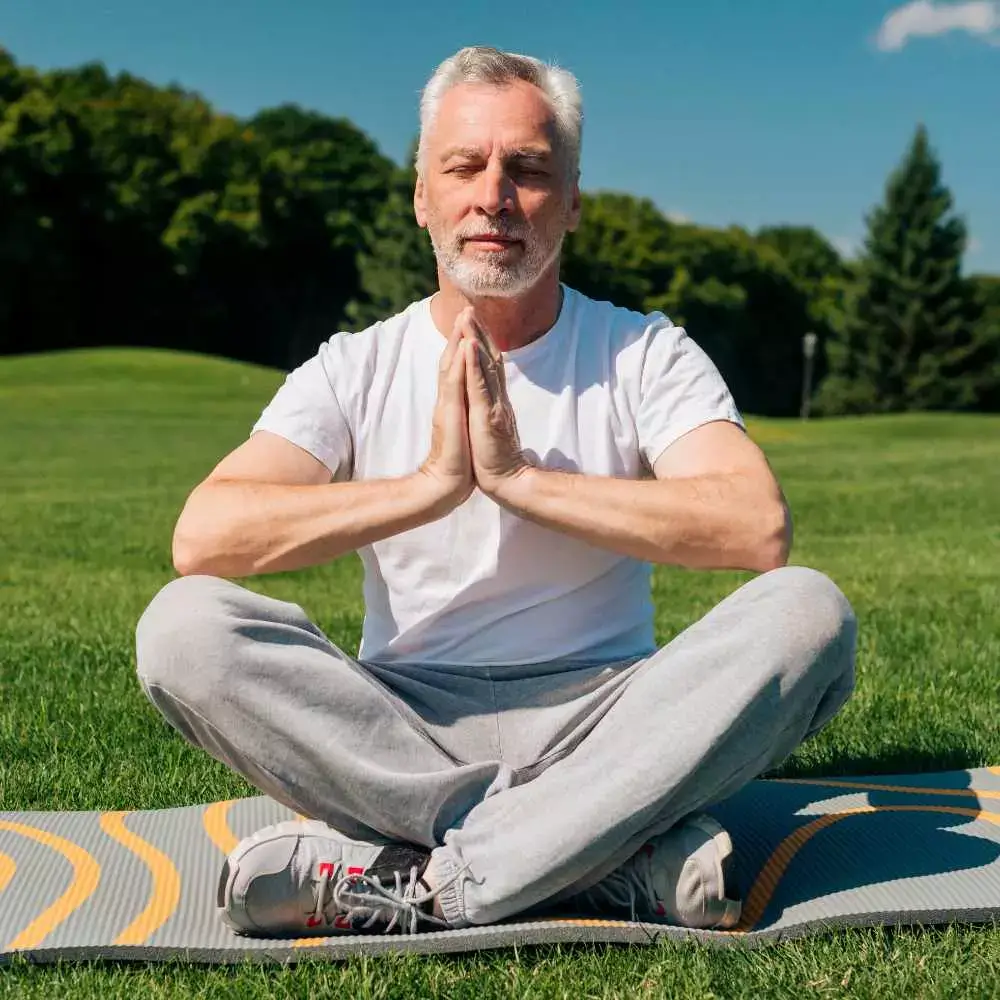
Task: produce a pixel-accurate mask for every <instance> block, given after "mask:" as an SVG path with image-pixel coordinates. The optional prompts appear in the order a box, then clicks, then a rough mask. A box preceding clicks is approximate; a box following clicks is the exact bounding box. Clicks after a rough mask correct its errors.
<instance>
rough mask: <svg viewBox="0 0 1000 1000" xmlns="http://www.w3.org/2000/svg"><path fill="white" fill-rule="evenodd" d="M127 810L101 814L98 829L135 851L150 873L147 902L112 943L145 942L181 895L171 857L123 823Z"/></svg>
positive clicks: (179, 882) (178, 879)
mask: <svg viewBox="0 0 1000 1000" xmlns="http://www.w3.org/2000/svg"><path fill="white" fill-rule="evenodd" d="M128 815H129V814H128V813H127V812H110V813H102V814H101V819H100V823H101V829H102V830H103V831H104V832H105V833H106V834H107V835H108V836H109V837H111V838H112V839H113V840H116V841H118V843H119V844H121V845H122V847H124V848H125V849H126V850H129V851H131V852H132V853H133V854H134V855H136V856H137V857H138V858H139V859H140V860H141V861H142V862H143V863H144V864H145V865H146V867H147V868H148V869H149V873H150V875H152V876H153V888H152V891H151V892H150V894H149V902H148V903H147V904H146V908H145V909H144V910H143V911H142V913H140V914H139V916H137V917H136V918H135V920H133V921H132V923H130V924H129V925H128V927H126V928H125V930H123V931H122V932H121V934H119V935H118V937H116V938H115V940H114V942H113V944H145V943H146V941H148V940H149V938H150V937H152V935H153V933H154V932H155V931H157V930H159V929H160V928H161V927H162V926H163V925H164V924H165V923H166V922H167V920H168V919H169V918H170V917H171V916H173V913H174V911H175V910H176V909H177V904H178V903H179V902H180V898H181V877H180V874H179V873H178V871H177V868H176V867H175V865H174V863H173V861H171V860H170V858H168V857H167V856H166V854H164V853H163V852H162V851H160V850H157V848H155V847H153V845H152V844H150V843H149V842H148V841H146V840H143V839H142V837H140V836H139V835H138V834H136V833H133V832H132V831H131V830H130V829H128V827H127V826H126V825H125V817H126V816H128Z"/></svg>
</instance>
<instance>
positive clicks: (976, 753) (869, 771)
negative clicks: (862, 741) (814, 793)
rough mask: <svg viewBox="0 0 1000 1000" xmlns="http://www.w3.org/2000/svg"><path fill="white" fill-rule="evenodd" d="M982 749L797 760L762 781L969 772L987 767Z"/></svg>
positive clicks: (903, 750) (954, 748)
mask: <svg viewBox="0 0 1000 1000" xmlns="http://www.w3.org/2000/svg"><path fill="white" fill-rule="evenodd" d="M995 763H998V762H997V761H984V760H983V756H982V748H981V747H978V746H973V745H971V744H970V745H966V746H952V747H948V748H940V747H935V748H933V749H928V748H927V747H905V746H901V747H893V748H890V749H884V750H877V751H875V752H873V753H850V754H842V755H838V756H836V757H834V758H832V759H828V758H823V759H821V760H808V759H807V760H801V759H798V758H795V757H793V758H792V759H790V760H788V761H786V762H785V763H784V764H782V765H781V766H780V767H778V768H774V769H773V770H771V771H767V772H766V773H765V774H762V775H761V777H762V778H820V777H825V778H834V777H842V776H847V775H876V774H926V773H933V772H936V771H965V770H968V769H971V768H975V767H986V766H988V765H989V764H995Z"/></svg>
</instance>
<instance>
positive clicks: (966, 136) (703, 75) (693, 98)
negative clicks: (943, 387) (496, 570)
mask: <svg viewBox="0 0 1000 1000" xmlns="http://www.w3.org/2000/svg"><path fill="white" fill-rule="evenodd" d="M468 44H489V45H495V46H498V47H500V48H504V49H510V50H514V51H519V52H526V53H530V54H532V55H537V56H540V57H542V58H546V59H552V60H555V61H556V62H558V63H559V64H560V65H562V66H565V67H566V68H568V69H570V70H571V71H573V72H574V73H575V74H576V75H577V77H578V78H579V80H580V83H581V87H582V90H583V95H584V113H585V121H586V124H585V129H584V150H583V164H582V169H583V186H584V188H585V189H589V190H596V189H599V188H606V189H616V190H623V191H629V192H632V193H634V194H638V195H643V196H647V197H650V198H652V199H653V201H655V202H656V204H657V205H658V206H659V207H660V208H661V209H662V210H663V211H665V212H667V213H668V214H671V215H676V216H683V217H685V218H689V219H692V220H694V221H695V222H700V223H704V224H707V225H728V224H730V223H738V224H740V225H744V226H747V227H748V228H751V229H754V228H756V227H757V226H760V225H764V224H772V223H780V222H788V223H795V224H809V225H814V226H816V227H817V228H818V229H819V230H820V231H821V232H823V233H824V234H826V235H827V236H828V237H829V238H830V239H832V240H833V241H834V242H835V243H837V245H838V246H840V247H841V248H842V249H846V248H850V247H851V246H852V245H856V244H857V241H858V240H859V239H860V237H861V236H862V234H863V232H864V215H865V213H866V212H867V211H868V209H869V208H870V207H871V206H872V205H873V204H874V203H876V202H877V201H878V200H880V198H881V195H882V190H883V185H884V182H885V178H886V176H887V174H888V172H889V171H890V170H891V169H892V167H893V166H894V165H895V164H896V163H897V162H898V161H899V159H900V158H901V156H902V155H903V152H904V150H905V148H906V146H907V144H908V142H909V141H910V138H911V137H912V134H913V131H914V129H915V127H916V125H917V123H918V122H919V121H923V122H924V123H925V124H926V125H927V127H928V129H929V131H930V137H931V142H932V144H933V145H934V147H935V149H936V150H937V152H938V155H939V156H940V157H941V160H942V163H943V170H944V180H945V183H946V184H948V186H949V187H950V188H951V190H952V193H953V195H954V197H955V207H956V210H957V211H958V212H960V213H961V214H963V215H964V216H965V217H966V220H967V221H968V223H969V229H970V233H971V236H972V243H971V247H970V251H969V254H968V256H967V260H966V267H967V270H968V271H970V272H975V271H990V272H994V273H1000V0H995V2H994V0H975V2H963V3H942V2H934V0H917V2H907V3H899V2H892V0H754V2H750V0H697V2H694V0H690V2H686V3H665V2H664V0H658V2H634V3H629V2H625V0H618V2H615V3H607V2H604V3H602V2H600V0H597V2H595V3H593V4H585V3H583V2H582V0H578V2H572V3H570V2H564V0H550V2H547V3H546V4H542V3H538V2H535V3H523V2H517V0H511V2H508V3H504V4H500V3H475V2H467V3H454V2H450V3H449V2H442V0H419V2H414V0H377V2H369V3H346V2H343V0H341V2H338V0H325V2H324V0H285V3H279V2H278V0H171V2H169V3H164V2H163V0H156V2H154V0H0V45H3V46H4V47H6V48H8V49H10V50H11V51H12V52H13V54H14V56H15V57H16V58H17V59H18V61H19V62H22V63H26V64H30V65H34V66H38V67H40V68H44V69H47V68H51V67H55V66H74V65H78V64H80V63H82V62H86V61H93V60H99V61H102V62H104V63H105V64H106V65H107V66H108V68H109V69H111V70H112V71H118V70H123V69H127V70H129V71H130V72H133V73H136V74H138V75H140V76H144V77H146V78H147V79H150V80H152V81H154V82H156V83H161V84H162V83H168V82H177V83H180V84H181V85H183V86H185V87H187V88H189V89H192V90H197V91H200V92H201V93H202V94H204V95H205V96H206V97H207V98H208V99H209V100H211V101H212V102H213V104H215V105H216V106H217V107H218V108H219V109H220V110H223V111H228V112H232V113H234V114H239V115H249V114H251V113H253V112H254V111H255V110H257V109H258V108H261V107H265V106H270V105H275V104H279V103H283V102H287V101H293V102H297V103H299V104H301V105H303V106H305V107H309V108H315V109H318V110H320V111H323V112H325V113H328V114H331V115H343V116H346V117H349V118H350V119H352V120H353V121H354V122H355V123H356V124H357V125H359V126H360V127H361V128H362V129H364V130H365V131H366V132H367V133H368V134H369V135H371V136H372V137H373V138H374V139H375V140H376V142H377V143H378V144H379V146H380V147H381V148H382V149H383V150H384V151H385V152H386V153H387V154H388V155H390V156H392V157H393V158H394V159H396V160H397V161H399V160H402V158H403V155H404V153H405V150H406V149H407V147H408V145H409V143H410V141H411V139H412V138H413V136H414V135H415V133H416V128H417V99H418V95H419V91H420V89H421V87H422V86H423V84H424V82H425V80H426V78H427V76H428V75H429V73H430V72H431V71H432V70H433V68H434V66H435V65H436V64H437V63H438V62H439V61H440V60H441V59H443V58H445V57H446V56H448V55H450V54H451V53H452V52H454V51H455V50H456V49H458V48H460V47H461V46H463V45H468Z"/></svg>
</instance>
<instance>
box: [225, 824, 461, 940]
mask: <svg viewBox="0 0 1000 1000" xmlns="http://www.w3.org/2000/svg"><path fill="white" fill-rule="evenodd" d="M429 860H430V854H429V852H427V851H425V850H421V849H420V848H416V847H412V846H410V845H407V844H399V843H382V844H371V843H365V842H361V841H355V840H348V839H347V838H346V837H344V836H342V835H341V834H340V833H338V832H337V831H336V830H334V829H333V828H332V827H329V826H327V825H326V824H325V823H321V822H319V821H318V820H288V821H286V822H284V823H277V824H275V825H274V826H269V827H265V828H264V829H263V830H259V831H258V832H257V833H254V834H251V836H249V837H246V838H245V839H244V840H242V841H241V842H240V843H239V844H238V845H237V846H236V847H235V848H234V849H233V851H232V852H231V853H230V855H229V857H228V858H227V859H226V863H225V864H224V865H223V868H222V873H221V875H220V876H219V886H218V893H217V898H216V905H217V907H218V910H219V915H220V916H221V918H222V920H223V922H224V923H226V924H227V925H228V926H229V927H231V928H232V929H233V930H234V931H236V932H237V933H240V934H253V935H264V936H267V937H285V936H294V937H300V936H301V937H308V936H329V935H331V934H337V933H340V932H345V931H346V932H357V931H365V930H376V931H379V930H380V931H382V932H383V933H386V934H388V933H389V932H391V931H393V930H395V929H401V930H404V929H405V931H406V932H407V933H410V934H413V933H415V932H416V931H417V929H418V925H419V924H421V923H426V924H436V925H440V926H443V927H447V926H448V924H447V922H446V921H444V920H441V919H440V918H439V917H436V916H434V914H433V913H432V912H431V908H432V904H433V901H434V898H435V897H436V896H437V894H438V892H440V891H441V889H444V888H445V885H447V883H445V885H442V886H440V887H439V888H438V889H437V890H435V891H433V892H432V891H431V890H430V889H429V887H428V886H427V883H426V882H424V881H423V880H422V879H421V875H423V873H424V869H425V868H426V867H427V862H428V861H429Z"/></svg>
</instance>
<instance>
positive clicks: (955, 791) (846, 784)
mask: <svg viewBox="0 0 1000 1000" xmlns="http://www.w3.org/2000/svg"><path fill="white" fill-rule="evenodd" d="M990 770H992V768H990ZM997 773H1000V769H998V772H997ZM773 780H774V781H776V782H780V783H781V784H782V785H816V786H817V787H820V788H849V789H852V790H854V791H859V792H906V793H907V794H908V795H962V796H965V797H972V798H983V799H1000V791H997V790H996V789H987V788H918V787H917V786H916V785H880V784H877V783H875V782H873V781H846V780H845V781H840V780H839V779H835V778H775V779H773Z"/></svg>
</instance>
